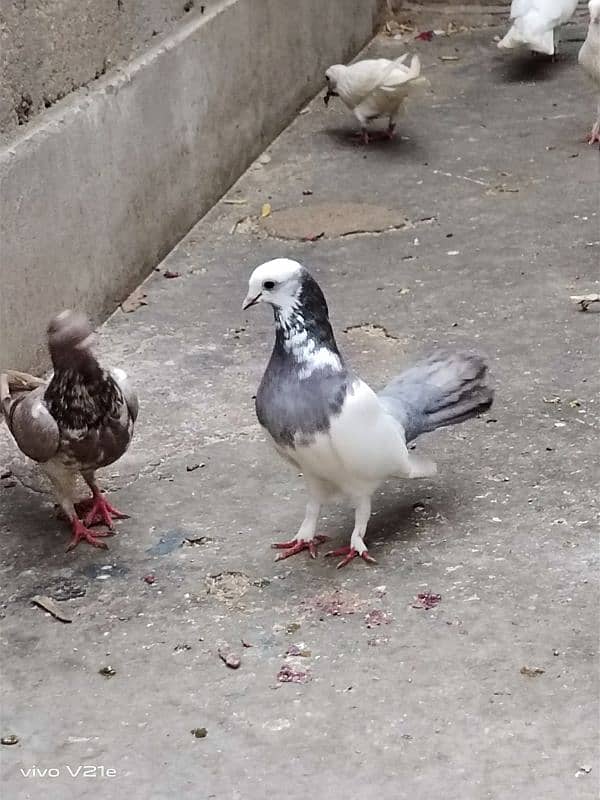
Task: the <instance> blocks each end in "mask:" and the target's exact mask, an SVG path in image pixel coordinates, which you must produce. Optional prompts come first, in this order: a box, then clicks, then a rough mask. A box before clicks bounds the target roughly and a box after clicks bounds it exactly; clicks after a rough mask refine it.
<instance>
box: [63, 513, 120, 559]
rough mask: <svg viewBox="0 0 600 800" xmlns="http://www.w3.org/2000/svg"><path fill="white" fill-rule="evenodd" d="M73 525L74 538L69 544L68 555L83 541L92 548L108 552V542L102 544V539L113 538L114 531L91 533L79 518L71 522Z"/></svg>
mask: <svg viewBox="0 0 600 800" xmlns="http://www.w3.org/2000/svg"><path fill="white" fill-rule="evenodd" d="M71 525H72V527H73V538H72V539H71V541H70V542H69V546H68V547H67V551H66V552H67V553H68V552H69V551H70V550H73V549H74V548H75V547H77V545H78V544H79V542H81V541H82V540H84V541H86V542H87V543H88V544H91V545H92V547H98V548H99V549H100V550H108V545H107V544H106V542H102V541H100V539H101V538H102V537H105V536H113V535H114V534H113V532H112V531H96V532H94V531H90V530H89V529H88V528H87V527H86V526H85V525H84V524H83V522H82V521H81V520H80V519H78V518H77V517H75V518H74V519H73V520H72V521H71Z"/></svg>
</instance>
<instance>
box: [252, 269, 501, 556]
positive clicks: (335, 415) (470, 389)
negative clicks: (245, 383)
mask: <svg viewBox="0 0 600 800" xmlns="http://www.w3.org/2000/svg"><path fill="white" fill-rule="evenodd" d="M256 303H268V304H269V305H271V306H272V307H273V310H274V313H275V346H274V348H273V352H272V355H271V359H270V361H269V364H268V366H267V369H266V371H265V374H264V375H263V379H262V381H261V384H260V387H259V389H258V392H257V394H256V412H257V416H258V420H259V422H260V424H261V425H262V426H263V428H265V430H266V431H267V432H268V433H269V435H270V437H271V440H272V441H273V444H274V445H275V448H276V449H277V451H278V453H279V454H280V455H281V456H283V458H285V459H286V460H287V461H289V462H291V463H292V464H293V465H294V466H295V467H296V468H297V469H298V470H300V471H301V472H302V475H303V476H304V480H305V481H306V485H307V489H308V493H309V500H308V503H307V506H306V515H305V518H304V521H303V523H302V525H301V526H300V529H299V530H298V533H297V534H296V536H295V537H294V538H293V539H292V540H291V541H289V542H281V543H277V544H275V545H274V547H276V548H277V549H281V550H282V552H281V554H280V555H279V558H287V557H288V556H291V555H294V554H296V553H300V552H301V551H302V550H308V552H309V553H310V555H311V556H313V557H314V556H315V554H316V547H317V545H318V544H320V543H321V542H322V541H323V540H324V538H325V537H323V536H318V535H317V534H316V533H315V531H316V527H317V520H318V517H319V511H320V507H321V504H322V503H323V502H325V501H326V500H328V499H331V498H332V497H335V496H336V495H340V494H341V495H343V496H345V497H347V498H348V499H349V500H350V502H351V503H352V505H353V507H354V509H355V521H354V530H353V531H352V537H351V539H350V545H349V546H348V547H342V548H339V549H338V550H334V551H332V552H331V553H330V554H329V555H339V556H344V558H343V560H342V561H340V563H339V565H338V566H344V565H345V564H347V563H348V562H349V561H351V560H352V559H353V558H355V557H356V556H360V557H361V558H362V559H364V560H365V561H373V560H374V559H373V558H372V557H371V556H370V555H369V552H368V550H367V548H366V545H365V543H364V536H365V533H366V530H367V523H368V521H369V517H370V516H371V496H372V494H373V492H374V491H375V490H376V489H377V487H378V486H379V485H380V484H381V483H382V482H383V481H384V480H386V479H387V478H390V477H401V478H424V477H430V476H432V475H434V474H435V472H436V465H435V462H433V461H431V459H429V458H427V457H426V456H422V455H418V454H417V453H414V452H413V451H412V450H409V449H408V447H407V444H408V443H409V442H411V441H413V440H414V439H416V438H417V436H419V435H420V434H422V433H426V432H427V431H433V430H435V429H436V428H441V427H443V426H445V425H456V424H457V423H459V422H463V421H465V420H468V419H471V418H472V417H475V416H477V415H478V414H480V413H481V412H483V411H485V410H486V409H488V408H489V407H490V406H491V404H492V400H493V391H492V390H491V389H490V388H489V386H488V384H487V364H486V363H485V360H484V359H483V358H482V357H481V356H479V355H477V354H476V353H471V352H467V351H450V350H439V351H437V352H435V353H432V354H431V355H430V356H429V357H427V358H424V359H423V360H421V361H419V362H418V363H417V364H415V365H414V366H413V367H411V368H409V369H407V370H406V371H404V372H402V373H401V374H400V375H398V376H397V377H396V378H394V379H393V380H392V381H391V382H390V383H389V384H388V385H387V386H386V387H385V388H384V389H383V390H382V391H380V392H379V393H375V392H374V391H373V390H372V389H371V388H370V387H369V386H367V384H366V383H365V382H364V381H362V380H361V379H360V378H359V377H358V376H356V375H355V374H353V373H352V371H351V369H350V368H349V367H348V365H347V364H346V363H345V361H344V359H343V358H342V355H341V353H340V351H339V350H338V348H337V345H336V342H335V338H334V335H333V331H332V329H331V324H330V322H329V313H328V310H327V303H326V301H325V297H324V296H323V292H322V291H321V288H320V287H319V285H318V283H317V282H316V281H315V279H314V278H313V277H312V276H311V274H310V273H309V272H308V270H306V269H305V268H304V267H302V266H301V265H300V264H298V263H297V262H295V261H290V260H289V259H287V258H278V259H275V260H274V261H269V262H267V263H266V264H262V265H261V266H259V267H257V268H256V269H255V270H254V272H253V273H252V275H251V277H250V282H249V287H248V295H247V297H246V299H245V301H244V304H243V308H249V307H250V306H253V305H255V304H256Z"/></svg>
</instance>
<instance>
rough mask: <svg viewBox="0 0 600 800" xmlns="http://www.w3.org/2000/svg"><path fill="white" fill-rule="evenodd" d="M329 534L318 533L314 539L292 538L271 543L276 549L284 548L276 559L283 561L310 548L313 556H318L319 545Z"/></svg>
mask: <svg viewBox="0 0 600 800" xmlns="http://www.w3.org/2000/svg"><path fill="white" fill-rule="evenodd" d="M328 538H329V537H328V536H323V535H321V534H317V536H314V537H313V538H312V539H291V540H290V541H289V542H275V543H274V544H272V545H271V547H272V548H274V549H275V550H283V552H282V553H279V555H278V556H277V558H276V559H275V561H283V559H284V558H289V557H290V556H295V555H297V554H298V553H301V552H302V551H303V550H308V553H309V555H310V557H311V558H316V557H317V547H318V546H319V545H320V544H323V542H326V541H327V539H328Z"/></svg>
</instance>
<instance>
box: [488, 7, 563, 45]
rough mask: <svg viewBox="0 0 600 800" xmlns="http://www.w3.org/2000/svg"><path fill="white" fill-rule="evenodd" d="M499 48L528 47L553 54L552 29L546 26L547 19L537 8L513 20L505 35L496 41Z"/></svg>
mask: <svg viewBox="0 0 600 800" xmlns="http://www.w3.org/2000/svg"><path fill="white" fill-rule="evenodd" d="M498 47H500V48H501V49H506V50H512V49H513V48H515V47H530V48H531V49H532V50H534V51H535V52H536V53H544V54H546V55H549V56H551V55H554V30H553V28H552V27H550V28H548V20H547V19H546V18H545V17H543V16H542V15H541V14H540V13H539V12H538V11H537V10H532V11H530V12H529V14H526V15H525V16H524V17H519V18H518V19H517V20H515V22H514V24H513V26H512V28H511V29H510V30H509V31H508V33H507V34H506V36H505V37H504V38H503V39H502V40H501V41H500V42H498Z"/></svg>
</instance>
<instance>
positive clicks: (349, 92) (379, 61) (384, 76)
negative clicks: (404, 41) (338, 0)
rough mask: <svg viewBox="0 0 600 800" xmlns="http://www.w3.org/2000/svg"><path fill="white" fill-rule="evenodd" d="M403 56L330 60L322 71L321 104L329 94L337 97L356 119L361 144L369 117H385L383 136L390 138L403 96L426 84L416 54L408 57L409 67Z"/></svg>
mask: <svg viewBox="0 0 600 800" xmlns="http://www.w3.org/2000/svg"><path fill="white" fill-rule="evenodd" d="M407 57H408V54H407V53H405V54H404V55H403V56H400V58H397V59H396V60H395V61H390V60H389V59H387V58H373V59H367V60H365V61H358V62H356V63H355V64H350V65H349V66H344V64H334V65H333V66H332V67H329V69H328V70H327V72H326V73H325V79H326V80H327V93H326V94H325V97H324V98H323V100H324V102H325V105H328V103H329V100H330V98H331V97H340V98H341V99H342V101H343V102H344V103H345V104H346V105H347V106H348V108H349V109H350V110H351V111H353V112H354V116H355V117H356V119H357V120H358V121H359V122H360V128H361V136H362V140H363V142H364V143H365V144H368V143H369V134H368V132H367V123H368V122H369V121H370V120H373V119H377V117H382V116H384V117H387V118H388V128H387V136H388V137H389V138H390V139H391V138H392V137H393V135H394V130H395V127H396V119H397V117H398V115H399V114H400V112H401V110H402V106H403V104H404V101H405V100H406V98H407V97H408V96H409V95H410V94H416V93H417V92H418V91H422V90H423V89H424V88H426V87H428V86H429V81H428V80H427V79H426V78H421V77H420V75H421V62H420V61H419V56H417V55H415V56H413V57H412V59H411V61H410V66H409V67H407V66H406V64H405V63H404V62H405V61H406V59H407Z"/></svg>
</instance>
